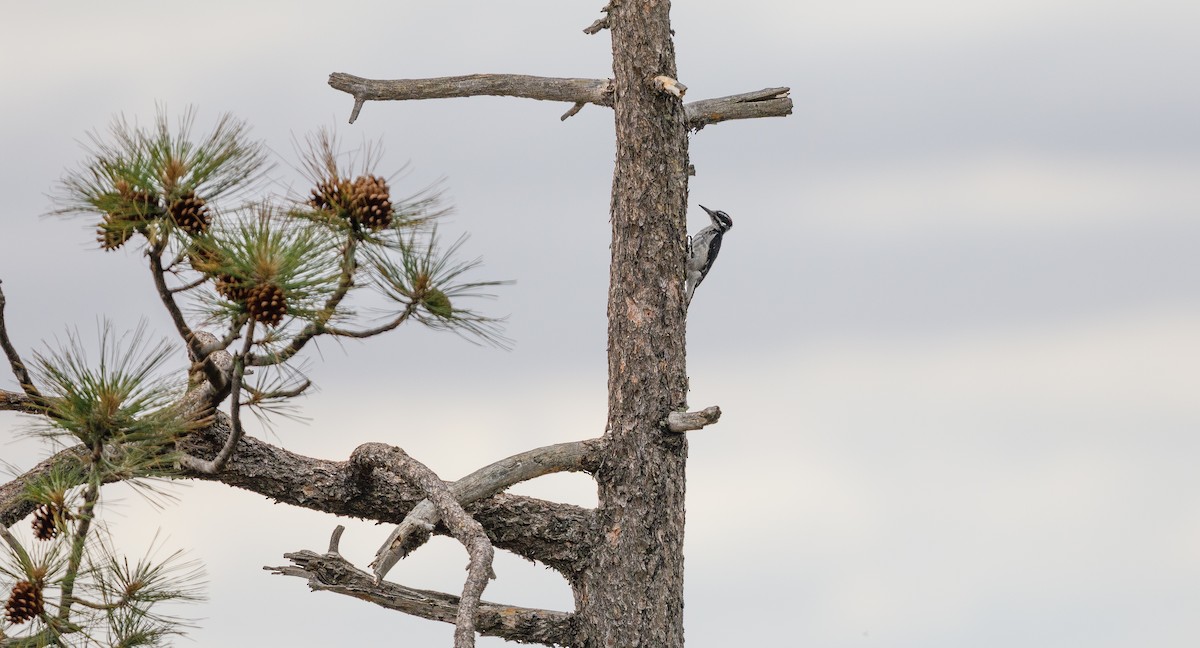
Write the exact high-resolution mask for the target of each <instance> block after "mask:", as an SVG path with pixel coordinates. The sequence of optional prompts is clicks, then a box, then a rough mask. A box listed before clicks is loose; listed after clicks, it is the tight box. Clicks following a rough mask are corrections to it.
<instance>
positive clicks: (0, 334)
mask: <svg viewBox="0 0 1200 648" xmlns="http://www.w3.org/2000/svg"><path fill="white" fill-rule="evenodd" d="M0 283H2V282H0ZM6 301H7V300H6V299H5V298H4V290H3V289H0V347H3V349H4V355H6V356H8V365H9V366H10V367H12V372H13V376H15V377H16V379H17V383H18V384H20V385H21V390H22V391H24V392H25V395H27V396H29V398H31V399H32V400H33V402H34V404H36V405H45V404H46V399H45V398H44V397H43V396H42V394H41V392H39V391H38V389H37V387H35V386H34V384H33V379H32V378H30V377H29V370H28V369H27V368H26V367H25V363H24V362H22V361H21V354H19V353H17V348H16V347H15V346H13V343H12V340H10V339H9V338H8V326H6V325H5V323H4V305H5V302H6Z"/></svg>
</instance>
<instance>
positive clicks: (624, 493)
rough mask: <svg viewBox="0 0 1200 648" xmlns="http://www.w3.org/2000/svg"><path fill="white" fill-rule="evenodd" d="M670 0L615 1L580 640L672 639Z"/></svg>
mask: <svg viewBox="0 0 1200 648" xmlns="http://www.w3.org/2000/svg"><path fill="white" fill-rule="evenodd" d="M669 10H670V4H669V3H668V2H666V1H665V0H660V1H648V2H638V3H632V2H624V3H614V6H613V8H612V11H611V12H610V15H609V25H610V29H611V32H612V51H613V77H614V82H615V96H614V100H613V109H614V112H615V115H616V138H617V158H616V169H615V171H614V174H613V190H612V266H611V270H610V284H609V292H608V432H607V435H606V436H607V438H608V444H607V452H606V456H605V457H604V460H603V461H602V463H601V468H600V470H599V471H597V472H596V475H595V478H596V481H597V483H598V486H599V507H598V508H597V511H596V513H597V518H598V522H599V530H600V533H599V536H598V537H597V542H596V550H595V552H594V553H593V554H592V556H593V557H592V560H591V564H590V565H589V566H588V569H587V570H586V571H585V572H584V577H583V579H582V582H581V583H580V585H579V591H578V592H577V596H576V599H577V601H578V613H579V615H580V617H581V620H582V622H583V627H584V628H586V630H587V632H586V634H587V635H588V640H587V642H586V643H585V645H586V646H589V647H591V646H595V647H597V648H598V647H601V646H663V647H679V646H683V527H684V485H685V474H684V468H685V465H686V459H687V439H686V436H685V435H682V434H673V433H669V432H667V431H665V430H664V429H663V426H662V424H661V422H662V421H663V420H664V419H665V418H666V415H667V413H669V412H672V411H675V410H678V409H683V408H684V407H685V405H686V400H687V374H686V362H685V360H686V355H685V347H684V338H685V335H684V332H685V319H684V316H685V312H684V303H683V267H684V261H685V245H684V242H685V241H686V239H687V232H686V219H685V214H686V208H687V187H688V174H687V168H688V157H687V127H686V124H685V119H684V110H683V104H682V102H681V101H680V99H679V98H677V97H676V96H674V95H672V94H671V93H669V92H666V91H664V89H663V86H662V84H661V83H656V82H655V81H654V79H655V78H657V77H668V78H670V79H674V78H675V77H676V70H675V51H674V47H673V45H672V43H671V34H670V20H669V16H668V12H669Z"/></svg>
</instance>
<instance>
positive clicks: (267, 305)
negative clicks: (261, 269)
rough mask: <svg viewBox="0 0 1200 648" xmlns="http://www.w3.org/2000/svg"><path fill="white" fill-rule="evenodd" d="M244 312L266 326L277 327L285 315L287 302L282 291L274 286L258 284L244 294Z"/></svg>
mask: <svg viewBox="0 0 1200 648" xmlns="http://www.w3.org/2000/svg"><path fill="white" fill-rule="evenodd" d="M246 310H247V311H248V312H249V313H250V317H253V318H254V319H255V320H257V321H259V322H262V323H263V324H266V325H267V326H279V323H280V322H282V321H283V316H284V315H287V300H286V299H285V297H284V294H283V289H282V288H280V287H279V286H276V285H275V284H259V285H257V286H255V287H253V288H251V289H250V290H249V292H248V293H247V294H246Z"/></svg>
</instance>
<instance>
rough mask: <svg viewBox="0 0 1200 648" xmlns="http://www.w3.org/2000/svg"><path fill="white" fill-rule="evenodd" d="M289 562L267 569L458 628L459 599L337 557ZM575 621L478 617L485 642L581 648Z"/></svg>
mask: <svg viewBox="0 0 1200 648" xmlns="http://www.w3.org/2000/svg"><path fill="white" fill-rule="evenodd" d="M284 557H285V558H287V559H288V560H290V561H292V564H291V565H283V566H280V567H264V568H263V569H266V570H268V571H271V572H273V573H275V574H280V575H283V576H296V577H299V578H304V579H306V580H307V581H308V586H309V588H310V589H312V590H313V591H325V592H335V593H338V594H344V595H347V596H353V597H354V598H357V599H360V600H364V601H369V602H371V603H374V604H375V605H379V606H381V607H385V608H388V609H389V610H397V611H399V612H404V613H406V614H411V615H414V616H418V617H421V618H423V619H431V620H433V621H442V622H444V623H454V622H455V621H456V619H457V618H458V614H459V603H460V599H459V597H457V596H453V595H451V594H445V593H443V592H434V591H430V590H420V589H413V588H411V587H405V586H403V585H398V584H396V583H389V582H386V581H385V582H382V583H376V582H375V578H374V576H373V575H371V574H369V573H367V572H365V571H362V570H360V569H357V568H356V567H354V565H352V564H350V563H349V562H347V561H346V560H345V559H344V558H342V557H341V556H340V555H338V554H337V553H336V552H330V553H325V554H318V553H316V552H313V551H297V552H295V553H289V554H284ZM573 617H574V615H572V614H568V613H566V612H557V611H554V610H539V609H534V608H524V607H517V606H512V605H503V604H499V603H489V602H487V601H481V602H480V603H479V608H478V610H477V611H476V613H475V630H476V631H477V632H479V633H480V634H482V635H484V636H489V637H500V638H502V639H506V640H509V641H520V642H523V643H540V644H545V645H548V646H553V645H558V646H573V645H576V644H575V637H576V633H575V631H574V628H573ZM401 643H403V642H401Z"/></svg>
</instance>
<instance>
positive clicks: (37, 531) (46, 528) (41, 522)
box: [33, 504, 71, 540]
mask: <svg viewBox="0 0 1200 648" xmlns="http://www.w3.org/2000/svg"><path fill="white" fill-rule="evenodd" d="M70 519H71V513H70V511H67V510H66V508H64V507H63V506H61V505H56V504H42V505H41V506H39V507H38V508H37V510H36V511H34V512H33V536H34V537H35V538H37V539H38V540H50V539H52V538H55V537H58V528H59V527H60V526H62V524H63V523H64V522H66V521H67V520H70Z"/></svg>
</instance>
